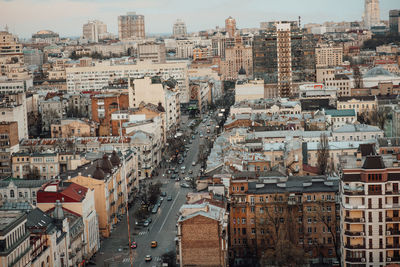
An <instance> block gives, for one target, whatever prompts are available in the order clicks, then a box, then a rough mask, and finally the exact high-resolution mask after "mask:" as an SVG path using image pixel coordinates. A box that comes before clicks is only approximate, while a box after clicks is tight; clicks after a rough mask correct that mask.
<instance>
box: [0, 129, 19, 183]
mask: <svg viewBox="0 0 400 267" xmlns="http://www.w3.org/2000/svg"><path fill="white" fill-rule="evenodd" d="M18 150H19V140H18V123H17V122H16V121H13V122H0V177H3V178H4V177H9V176H11V173H12V169H11V168H12V167H11V160H10V159H11V155H12V154H13V153H15V152H18Z"/></svg>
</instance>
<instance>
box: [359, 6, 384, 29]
mask: <svg viewBox="0 0 400 267" xmlns="http://www.w3.org/2000/svg"><path fill="white" fill-rule="evenodd" d="M379 12H380V10H379V0H365V3H364V14H363V22H364V27H366V28H368V29H370V28H371V26H374V25H377V24H379V23H380V22H381V19H380V13H379Z"/></svg>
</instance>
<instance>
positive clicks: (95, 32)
mask: <svg viewBox="0 0 400 267" xmlns="http://www.w3.org/2000/svg"><path fill="white" fill-rule="evenodd" d="M82 30H83V37H85V38H86V39H87V40H88V41H89V42H93V43H97V42H98V41H99V40H100V39H102V37H103V36H104V35H105V34H106V33H107V25H106V24H104V23H103V22H101V21H99V20H92V21H88V23H86V24H83V29H82Z"/></svg>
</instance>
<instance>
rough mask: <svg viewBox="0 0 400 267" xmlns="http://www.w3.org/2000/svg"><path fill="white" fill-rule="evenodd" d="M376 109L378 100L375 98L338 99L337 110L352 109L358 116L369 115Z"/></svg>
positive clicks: (352, 97)
mask: <svg viewBox="0 0 400 267" xmlns="http://www.w3.org/2000/svg"><path fill="white" fill-rule="evenodd" d="M377 108H378V100H377V98H376V97H375V96H349V97H339V98H338V100H337V109H338V110H342V109H354V110H355V112H356V113H357V115H358V116H360V115H362V114H364V115H367V116H369V115H371V114H372V113H373V112H375V111H376V110H377Z"/></svg>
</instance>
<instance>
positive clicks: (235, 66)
mask: <svg viewBox="0 0 400 267" xmlns="http://www.w3.org/2000/svg"><path fill="white" fill-rule="evenodd" d="M221 73H222V79H223V80H237V79H238V77H239V75H241V76H245V77H252V75H253V49H252V48H251V46H245V45H243V44H242V40H241V39H240V37H239V38H236V43H235V45H234V46H233V47H229V48H226V49H225V59H224V60H223V61H221Z"/></svg>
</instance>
